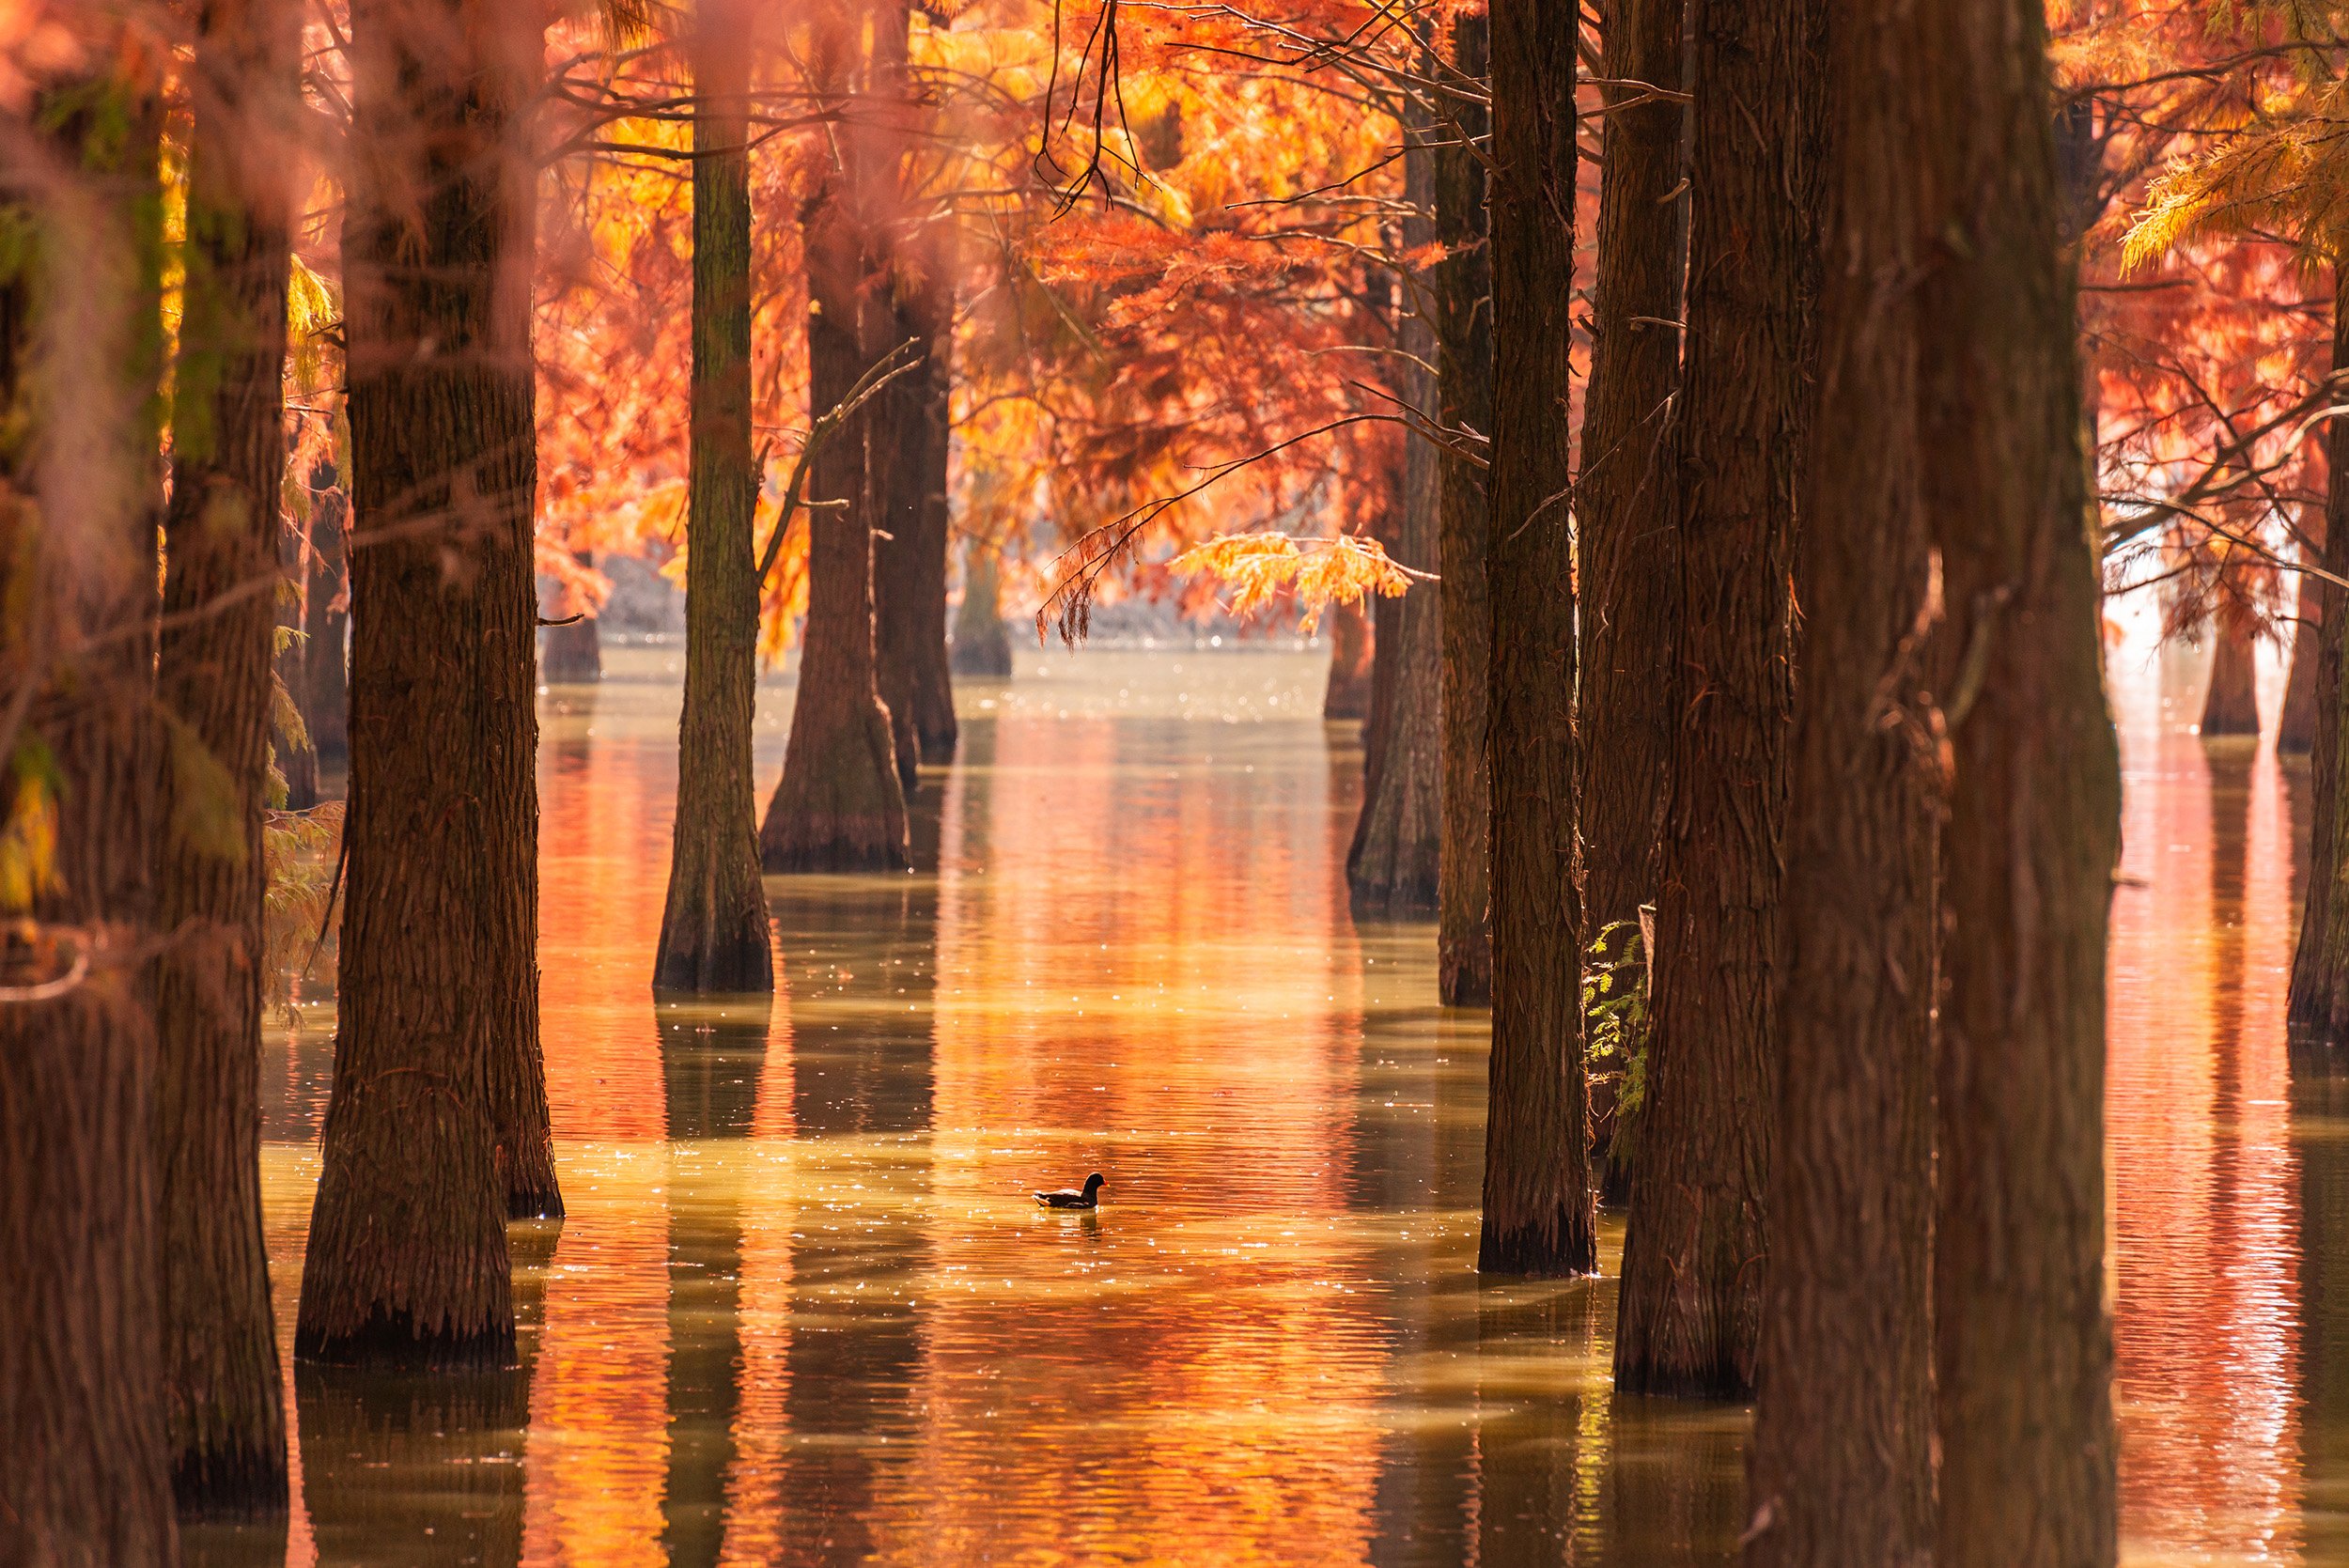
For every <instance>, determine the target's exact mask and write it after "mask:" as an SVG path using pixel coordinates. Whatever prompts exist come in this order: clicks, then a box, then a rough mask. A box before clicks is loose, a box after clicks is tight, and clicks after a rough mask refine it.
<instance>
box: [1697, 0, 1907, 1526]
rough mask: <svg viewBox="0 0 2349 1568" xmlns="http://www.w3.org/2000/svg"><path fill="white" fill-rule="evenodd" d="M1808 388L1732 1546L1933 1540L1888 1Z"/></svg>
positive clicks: (1903, 350)
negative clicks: (1750, 1330)
mask: <svg viewBox="0 0 2349 1568" xmlns="http://www.w3.org/2000/svg"><path fill="white" fill-rule="evenodd" d="M1829 10H1830V18H1829V28H1830V54H1829V56H1828V65H1827V70H1828V75H1827V93H1826V95H1825V96H1826V101H1827V104H1828V108H1829V109H1830V111H1831V114H1832V123H1831V129H1830V130H1829V132H1828V135H1829V138H1830V140H1829V142H1828V148H1827V151H1826V157H1825V158H1824V160H1823V163H1824V167H1823V169H1822V171H1821V172H1822V179H1821V181H1820V190H1821V197H1822V200H1823V202H1824V204H1825V206H1826V208H1827V224H1826V225H1825V228H1824V231H1823V232H1824V236H1825V241H1824V244H1823V247H1822V248H1823V252H1824V254H1825V256H1827V257H1828V258H1829V261H1828V267H1827V268H1826V269H1825V272H1826V275H1825V276H1824V277H1823V278H1822V280H1821V286H1822V293H1821V299H1820V304H1819V319H1818V332H1819V338H1820V350H1819V354H1820V365H1819V384H1820V391H1819V393H1818V398H1819V401H1818V404H1817V406H1816V411H1815V414H1814V423H1813V425H1812V429H1811V431H1810V443H1811V444H1810V460H1809V461H1808V462H1807V463H1806V464H1805V465H1804V470H1803V481H1802V490H1801V496H1800V502H1801V513H1802V528H1801V536H1800V539H1799V542H1798V546H1797V559H1796V577H1795V581H1796V594H1795V598H1796V599H1797V602H1798V603H1800V604H1801V605H1802V606H1803V620H1802V632H1801V647H1800V654H1799V657H1798V659H1797V668H1798V669H1799V670H1800V671H1801V672H1802V675H1801V679H1800V680H1799V681H1798V682H1797V686H1796V691H1795V727H1794V736H1793V745H1792V768H1791V771H1792V775H1793V788H1792V792H1791V799H1790V804H1789V808H1788V813H1787V820H1786V880H1785V890H1784V899H1785V902H1784V914H1783V917H1782V918H1783V921H1784V954H1785V961H1784V962H1785V967H1784V980H1783V984H1782V986H1781V990H1780V992H1779V997H1778V1020H1779V1022H1778V1029H1779V1038H1780V1041H1781V1047H1782V1049H1783V1052H1784V1055H1783V1057H1782V1059H1781V1080H1782V1081H1783V1082H1784V1083H1786V1084H1788V1085H1790V1086H1793V1087H1790V1089H1789V1092H1788V1093H1785V1094H1781V1096H1780V1097H1779V1106H1778V1146H1777V1150H1776V1157H1775V1158H1774V1159H1773V1161H1772V1163H1771V1167H1770V1188H1769V1217H1770V1238H1769V1239H1770V1261H1769V1284H1768V1290H1767V1305H1766V1311H1765V1312H1764V1314H1763V1329H1762V1343H1761V1356H1760V1363H1759V1376H1758V1384H1759V1389H1758V1396H1757V1399H1756V1401H1755V1412H1754V1431H1753V1441H1752V1446H1751V1448H1750V1450H1749V1453H1748V1466H1749V1471H1748V1473H1749V1478H1750V1480H1749V1485H1748V1488H1747V1496H1748V1498H1749V1499H1750V1500H1749V1502H1748V1505H1747V1511H1748V1514H1749V1518H1750V1522H1749V1526H1748V1531H1749V1533H1748V1534H1747V1536H1746V1542H1747V1545H1746V1551H1745V1557H1744V1561H1745V1563H1746V1564H1747V1568H1843V1565H1845V1564H1858V1563H1883V1564H1916V1563H1924V1562H1928V1561H1930V1560H1931V1559H1932V1553H1933V1534H1934V1514H1933V1452H1932V1440H1933V1420H1932V1411H1933V1328H1932V1325H1933V1250H1932V1234H1933V1002H1934V976H1935V953H1934V949H1935V938H1936V931H1937V921H1938V908H1937V903H1936V899H1937V889H1936V872H1937V850H1938V830H1939V821H1940V813H1941V810H1942V808H1943V804H1944V800H1943V790H1942V783H1943V780H1942V769H1941V766H1940V761H1939V756H1938V750H1939V747H1938V736H1937V733H1936V726H1935V719H1936V709H1935V706H1934V695H1933V692H1932V691H1931V690H1930V685H1931V675H1932V671H1931V669H1930V667H1929V663H1928V653H1929V649H1928V648H1927V647H1926V646H1925V645H1924V642H1925V635H1926V633H1927V631H1928V630H1929V629H1930V627H1931V625H1932V617H1933V615H1934V613H1935V610H1934V606H1933V603H1932V572H1933V564H1932V540H1931V538H1930V537H1929V536H1928V535H1927V533H1926V529H1925V518H1924V514H1923V512H1922V510H1921V506H1920V499H1921V498H1920V496H1919V492H1918V469H1919V462H1920V454H1919V451H1918V444H1917V377H1918V363H1917V341H1916V319H1915V289H1916V287H1917V278H1918V263H1917V240H1916V229H1915V221H1914V205H1915V203H1914V199H1913V187H1914V184H1915V175H1914V171H1913V169H1912V168H1911V167H1910V162H1911V152H1910V149H1911V148H1913V147H1915V145H1916V135H1915V132H1914V131H1913V129H1912V128H1911V127H1910V126H1909V125H1908V123H1907V118H1906V114H1905V113H1904V110H1905V107H1906V100H1905V99H1904V98H1903V97H1902V96H1901V95H1899V94H1897V93H1891V92H1887V91H1884V90H1883V86H1884V85H1885V84H1886V83H1888V82H1890V81H1891V80H1894V79H1895V72H1894V70H1893V67H1894V66H1895V65H1896V64H1897V61H1898V54H1897V52H1896V42H1897V30H1898V28H1899V25H1900V23H1898V21H1896V20H1886V19H1883V18H1881V17H1880V16H1879V13H1878V12H1877V10H1876V8H1875V7H1873V6H1872V5H1870V4H1868V3H1867V0H1832V4H1831V6H1830V8H1829Z"/></svg>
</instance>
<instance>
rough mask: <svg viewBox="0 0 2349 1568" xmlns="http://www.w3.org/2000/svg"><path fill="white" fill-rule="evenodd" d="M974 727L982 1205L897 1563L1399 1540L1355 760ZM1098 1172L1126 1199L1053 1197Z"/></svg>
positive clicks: (970, 929)
mask: <svg viewBox="0 0 2349 1568" xmlns="http://www.w3.org/2000/svg"><path fill="white" fill-rule="evenodd" d="M973 738H974V741H975V742H976V744H977V745H978V746H979V747H983V748H986V749H987V750H988V751H990V752H991V759H989V760H988V761H986V762H984V763H980V764H978V765H977V766H976V767H974V766H973V764H972V760H971V759H966V762H965V767H964V769H963V771H962V773H961V774H960V775H959V776H958V778H957V787H956V788H955V790H954V791H953V792H951V793H950V794H949V797H948V800H947V802H946V806H945V821H944V823H943V824H942V834H941V842H942V848H941V860H942V863H943V869H942V871H941V890H940V904H941V922H940V928H939V951H940V959H939V963H940V975H941V986H944V987H946V989H947V990H948V991H950V992H951V1005H941V1008H940V1011H939V1026H938V1077H937V1109H936V1116H937V1121H938V1131H937V1134H936V1143H937V1150H936V1158H935V1161H934V1164H933V1170H932V1179H933V1183H934V1194H933V1202H934V1203H937V1204H938V1205H940V1206H941V1208H942V1209H943V1210H945V1211H947V1212H950V1213H953V1212H962V1213H969V1214H971V1215H972V1216H973V1217H974V1218H975V1219H977V1220H978V1221H979V1222H977V1223H971V1224H964V1225H956V1226H947V1227H941V1229H940V1231H939V1239H938V1241H937V1243H936V1250H935V1254H934V1256H933V1259H932V1262H931V1268H932V1270H933V1278H934V1279H935V1281H936V1288H935V1292H934V1296H933V1305H932V1306H931V1307H930V1308H929V1310H928V1312H927V1314H926V1327H927V1330H928V1333H927V1355H926V1366H925V1373H924V1377H923V1398H924V1401H925V1403H926V1405H927V1406H928V1409H929V1412H930V1420H929V1421H928V1423H927V1430H926V1437H925V1442H924V1448H923V1452H922V1454H921V1457H920V1458H919V1459H917V1460H916V1461H915V1462H914V1463H913V1464H912V1465H911V1466H910V1467H907V1470H906V1472H905V1475H904V1477H903V1480H902V1483H901V1484H900V1488H899V1490H900V1492H901V1493H902V1495H903V1496H904V1498H906V1502H907V1509H906V1514H905V1516H904V1518H903V1519H902V1521H900V1522H899V1523H898V1524H897V1525H896V1527H895V1528H894V1529H892V1530H891V1531H890V1533H889V1535H888V1536H887V1537H886V1538H885V1539H884V1540H883V1541H882V1542H880V1543H879V1555H880V1556H881V1557H882V1558H883V1559H885V1560H902V1561H921V1560H972V1559H975V1558H976V1557H977V1556H978V1555H980V1554H981V1553H983V1552H984V1553H991V1554H993V1555H994V1556H996V1557H998V1558H1000V1559H1003V1560H1015V1561H1031V1560H1033V1561H1062V1560H1068V1561H1083V1560H1131V1561H1152V1560H1164V1561H1177V1560H1215V1561H1219V1562H1229V1563H1236V1564H1237V1563H1255V1562H1283V1563H1287V1562H1300V1563H1301V1562H1357V1561H1361V1560H1363V1558H1364V1554H1365V1552H1366V1550H1367V1546H1368V1541H1369V1535H1370V1530H1371V1528H1372V1527H1371V1504H1372V1501H1373V1498H1372V1494H1373V1491H1374V1489H1375V1486H1376V1483H1377V1477H1378V1473H1379V1451H1380V1440H1381V1431H1380V1423H1379V1421H1378V1420H1377V1405H1378V1403H1379V1400H1380V1397H1381V1395H1382V1392H1383V1385H1384V1377H1385V1335H1384V1333H1383V1330H1382V1325H1381V1324H1380V1322H1379V1321H1378V1318H1377V1313H1376V1312H1374V1311H1373V1310H1372V1309H1371V1307H1370V1306H1369V1305H1368V1304H1367V1302H1366V1300H1365V1297H1366V1296H1368V1295H1369V1294H1371V1293H1372V1292H1374V1291H1375V1290H1377V1288H1378V1286H1377V1284H1376V1283H1374V1282H1373V1281H1368V1280H1366V1279H1365V1278H1364V1276H1365V1274H1366V1272H1367V1270H1366V1267H1365V1265H1366V1264H1367V1263H1368V1262H1369V1259H1368V1258H1367V1256H1366V1255H1365V1251H1364V1249H1363V1248H1362V1246H1361V1244H1360V1241H1359V1240H1358V1238H1357V1234H1356V1227H1355V1226H1354V1224H1353V1223H1352V1221H1351V1219H1350V1216H1349V1214H1348V1210H1347V1204H1346V1197H1345V1191H1344V1172H1346V1169H1347V1165H1348V1161H1349V1157H1350V1152H1351V1141H1352V1139H1351V1130H1352V1129H1351V1099H1352V1094H1353V1090H1354V1082H1353V1078H1354V1063H1355V1061H1356V1058H1357V1056H1358V1053H1359V1048H1360V1035H1361V1019H1360V1014H1359V1001H1358V1000H1353V999H1349V1001H1352V1005H1351V1006H1348V1005H1347V1004H1346V1003H1342V1002H1341V1001H1340V1000H1339V992H1338V989H1337V983H1336V982H1335V981H1333V980H1332V977H1331V976H1332V969H1333V964H1332V955H1331V949H1332V946H1333V944H1336V943H1338V942H1339V940H1340V939H1339V936H1338V933H1339V931H1340V929H1342V928H1343V927H1344V926H1345V924H1346V916H1345V914H1344V912H1343V905H1342V903H1341V902H1340V900H1341V899H1342V896H1343V894H1342V889H1341V888H1340V886H1339V884H1338V883H1337V881H1336V880H1335V870H1336V868H1335V866H1334V865H1333V863H1332V861H1331V859H1330V856H1331V853H1332V850H1333V847H1334V848H1335V850H1336V851H1337V852H1340V853H1342V850H1343V840H1337V841H1336V842H1335V845H1334V846H1333V843H1332V836H1331V833H1330V831H1329V820H1328V819H1329V817H1330V799H1329V795H1330V791H1329V783H1328V776H1327V772H1326V768H1325V767H1323V766H1320V765H1319V763H1320V759H1318V758H1315V757H1312V756H1311V755H1310V754H1309V755H1308V756H1306V757H1304V758H1299V756H1298V755H1297V754H1296V751H1295V749H1294V748H1267V747H1265V746H1264V745H1263V743H1262V742H1263V737H1262V736H1260V735H1259V734H1257V733H1255V732H1254V731H1253V729H1252V728H1250V729H1246V730H1242V729H1231V728H1225V727H1223V726H1210V725H1195V726H1190V730H1189V732H1188V733H1186V732H1184V731H1181V730H1178V731H1176V732H1175V733H1173V734H1168V733H1164V732H1159V731H1142V730H1137V729H1134V728H1131V727H1127V726H1121V725H1119V724H1118V723H1116V722H1114V721H1112V720H1108V719H1089V720H1088V719H1077V718H1071V719H1069V720H1065V721H1063V720H1058V719H1054V720H1051V721H1049V722H1034V721H1030V722H1006V723H1004V724H1003V725H1002V726H1001V727H999V728H997V729H996V730H995V733H993V734H992V735H989V736H984V737H973ZM1192 745H1196V746H1199V747H1201V748H1203V749H1204V750H1205V755H1204V756H1201V755H1199V754H1196V753H1193V754H1188V755H1187V754H1185V753H1186V752H1187V751H1189V750H1190V746H1192ZM1177 764H1180V765H1181V767H1180V769H1179V771H1178V769H1177V767H1176V765H1177ZM1201 768H1209V769H1213V768H1221V769H1226V770H1229V771H1232V772H1236V773H1238V774H1239V775H1240V776H1241V777H1244V778H1252V779H1253V780H1254V785H1253V787H1252V788H1246V789H1237V790H1229V791H1207V790H1202V789H1199V788H1197V787H1196V785H1195V775H1196V771H1197V770H1198V769H1201ZM1346 945H1347V946H1349V947H1350V945H1351V944H1350V939H1348V940H1347V941H1346ZM1344 967H1345V968H1346V969H1347V970H1349V971H1350V970H1352V969H1353V968H1354V965H1353V963H1352V962H1351V961H1350V955H1349V957H1348V960H1347V961H1346V963H1345V964H1344ZM1347 989H1348V990H1349V991H1351V990H1353V989H1354V987H1353V986H1351V985H1349V986H1347ZM944 1001H947V999H946V998H943V997H941V1003H943V1002H944ZM1090 1169H1099V1170H1102V1171H1104V1172H1108V1173H1109V1174H1110V1179H1111V1186H1110V1188H1109V1191H1108V1194H1107V1200H1106V1203H1107V1206H1106V1207H1105V1208H1104V1210H1103V1211H1102V1213H1101V1214H1100V1215H1099V1216H1098V1217H1067V1216H1056V1215H1049V1214H1046V1213H1043V1212H1042V1211H1039V1210H1038V1209H1036V1208H1035V1207H1034V1205H1033V1204H1032V1203H1029V1202H1028V1200H1027V1198H1026V1196H1025V1193H1024V1190H1023V1188H1026V1187H1028V1186H1031V1185H1035V1184H1038V1183H1047V1182H1049V1183H1050V1184H1051V1185H1060V1184H1061V1183H1063V1182H1069V1181H1075V1180H1077V1179H1079V1178H1081V1175H1082V1174H1083V1173H1084V1172H1086V1171H1087V1170H1090ZM1007 1420H1016V1421H1017V1422H1018V1430H1019V1445H1018V1446H1017V1447H1015V1448H1010V1449H1006V1447H1005V1446H1004V1444H1003V1441H1002V1434H1003V1425H1004V1422H1005V1421H1007Z"/></svg>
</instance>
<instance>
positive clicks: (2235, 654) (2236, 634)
mask: <svg viewBox="0 0 2349 1568" xmlns="http://www.w3.org/2000/svg"><path fill="white" fill-rule="evenodd" d="M2211 634H2212V636H2213V637H2214V638H2215V639H2216V640H2217V649H2216V651H2215V652H2214V654H2213V656H2212V659H2211V664H2210V690H2209V691H2208V692H2207V693H2206V694H2205V695H2204V697H2203V699H2202V724H2201V733H2202V735H2203V737H2205V738H2208V737H2211V736H2214V735H2257V734H2259V732H2260V692H2259V662H2258V655H2257V651H2256V650H2257V646H2258V644H2257V642H2256V640H2255V639H2254V638H2253V636H2252V632H2251V617H2250V613H2249V612H2248V611H2247V610H2245V609H2243V608H2242V607H2241V606H2239V605H2236V604H2233V603H2232V602H2229V603H2225V604H2221V605H2220V606H2219V607H2218V609H2217V611H2216V612H2214V613H2212V615H2211Z"/></svg>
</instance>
